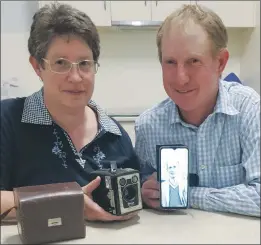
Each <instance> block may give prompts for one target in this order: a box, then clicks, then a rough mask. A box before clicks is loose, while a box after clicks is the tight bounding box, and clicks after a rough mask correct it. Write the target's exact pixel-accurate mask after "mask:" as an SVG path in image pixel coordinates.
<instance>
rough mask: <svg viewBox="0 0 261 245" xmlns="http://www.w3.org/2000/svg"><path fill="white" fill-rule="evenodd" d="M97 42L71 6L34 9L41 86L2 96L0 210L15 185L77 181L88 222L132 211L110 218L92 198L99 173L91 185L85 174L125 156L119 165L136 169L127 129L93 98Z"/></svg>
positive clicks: (32, 47) (33, 44) (33, 55)
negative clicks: (20, 95) (26, 94)
mask: <svg viewBox="0 0 261 245" xmlns="http://www.w3.org/2000/svg"><path fill="white" fill-rule="evenodd" d="M99 42H100V41H99V35H98V32H97V29H96V27H95V26H94V24H93V22H92V21H91V20H90V18H89V17H88V16H87V15H86V14H84V13H83V12H81V11H78V10H77V9H74V8H72V7H71V6H69V5H60V4H56V5H49V6H48V5H46V6H44V7H43V8H41V9H40V10H39V11H38V12H37V13H36V14H35V15H34V17H33V23H32V26H31V32H30V37H29V40H28V49H29V52H30V59H29V60H30V63H31V65H32V67H33V69H34V71H35V72H36V74H37V76H38V77H39V78H40V79H41V80H42V82H43V87H42V89H41V90H40V91H38V92H36V93H34V94H32V95H31V96H29V97H27V98H16V99H8V100H4V101H2V102H1V114H2V115H1V121H2V123H1V174H2V176H1V190H2V191H1V213H3V212H4V211H5V210H8V208H11V207H12V206H13V205H14V198H13V192H12V190H13V188H14V187H18V186H28V185H40V184H48V183H57V182H68V181H77V182H78V183H79V184H80V185H81V186H82V188H83V191H84V193H85V194H86V195H85V215H86V218H87V219H88V220H103V221H112V220H126V219H129V218H131V217H133V216H134V215H135V213H134V214H130V215H126V216H123V217H117V216H113V215H111V214H109V213H107V212H105V211H104V210H103V209H102V208H101V207H100V206H98V205H97V204H96V203H94V202H93V201H92V199H91V192H92V191H93V190H94V189H95V188H97V186H98V185H99V183H100V179H99V177H98V178H97V179H95V180H94V181H92V182H90V183H89V182H88V173H89V172H90V171H92V170H96V169H99V168H102V167H103V161H102V160H107V161H108V160H110V159H112V160H117V158H119V157H122V156H124V157H125V158H126V159H127V160H126V161H124V162H123V163H122V167H124V168H125V167H131V168H134V169H139V167H138V166H139V164H138V160H137V158H136V156H135V153H134V150H133V147H132V144H131V140H130V138H129V136H128V135H127V133H126V132H125V131H124V129H123V128H122V127H121V126H120V125H119V123H118V122H116V121H115V120H112V119H111V118H110V117H108V116H107V115H106V114H105V112H104V111H103V110H102V109H101V108H100V107H99V106H98V105H97V104H96V103H95V102H94V101H92V100H91V97H92V94H93V90H94V80H95V79H94V78H95V73H96V72H97V69H98V66H99V63H98V58H99V54H100V46H99ZM12 216H14V212H13V211H12V212H11V213H9V217H12Z"/></svg>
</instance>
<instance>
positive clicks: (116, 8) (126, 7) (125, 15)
mask: <svg viewBox="0 0 261 245" xmlns="http://www.w3.org/2000/svg"><path fill="white" fill-rule="evenodd" d="M111 19H112V21H151V1H111Z"/></svg>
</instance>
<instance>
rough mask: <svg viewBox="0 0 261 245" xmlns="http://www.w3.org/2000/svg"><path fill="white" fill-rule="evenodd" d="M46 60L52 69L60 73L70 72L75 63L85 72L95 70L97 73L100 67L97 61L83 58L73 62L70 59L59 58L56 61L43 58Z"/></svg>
mask: <svg viewBox="0 0 261 245" xmlns="http://www.w3.org/2000/svg"><path fill="white" fill-rule="evenodd" d="M42 59H43V61H44V62H46V63H47V64H48V66H49V69H50V71H52V72H54V73H58V74H65V73H68V72H70V70H71V69H72V67H73V65H76V66H77V67H78V69H79V71H81V72H83V73H89V72H94V73H97V71H98V67H99V66H100V64H99V63H98V62H95V61H94V60H82V61H79V62H71V61H70V60H67V59H64V58H59V59H57V60H54V61H50V60H47V59H44V58H42Z"/></svg>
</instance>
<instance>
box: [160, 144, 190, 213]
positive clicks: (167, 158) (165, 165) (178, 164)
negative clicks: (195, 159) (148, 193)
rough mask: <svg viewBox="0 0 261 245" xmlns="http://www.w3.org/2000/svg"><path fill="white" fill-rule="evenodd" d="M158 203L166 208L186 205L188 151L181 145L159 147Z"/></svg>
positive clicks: (177, 207) (185, 206)
mask: <svg viewBox="0 0 261 245" xmlns="http://www.w3.org/2000/svg"><path fill="white" fill-rule="evenodd" d="M159 156H160V158H159V163H160V164H159V168H160V171H159V172H160V204H161V207H162V208H166V209H182V208H187V207H188V174H189V173H188V172H189V151H188V148H186V147H182V146H178V147H177V146H172V147H169V146H168V147H160V154H159Z"/></svg>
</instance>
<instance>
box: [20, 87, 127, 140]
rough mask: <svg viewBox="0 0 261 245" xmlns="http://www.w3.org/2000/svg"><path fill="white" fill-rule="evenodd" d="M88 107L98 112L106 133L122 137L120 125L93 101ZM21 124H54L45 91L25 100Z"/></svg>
mask: <svg viewBox="0 0 261 245" xmlns="http://www.w3.org/2000/svg"><path fill="white" fill-rule="evenodd" d="M88 105H89V106H90V107H91V108H92V109H93V110H95V111H96V113H97V115H98V121H99V124H100V125H101V127H102V128H103V129H104V130H105V131H106V132H110V133H112V134H116V135H122V134H121V131H120V129H119V127H118V125H117V124H116V123H115V122H114V121H113V120H112V119H111V118H110V117H109V116H108V115H107V114H106V113H105V111H104V110H103V109H102V108H100V107H99V106H98V105H97V104H96V103H95V102H94V101H93V100H90V101H89V103H88ZM21 122H23V123H31V124H40V125H52V124H53V120H52V118H51V115H50V113H49V111H48V110H47V108H46V106H45V104H44V98H43V89H41V90H39V91H37V92H35V93H33V94H32V95H31V96H28V97H27V98H26V99H25V103H24V109H23V114H22V119H21Z"/></svg>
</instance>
